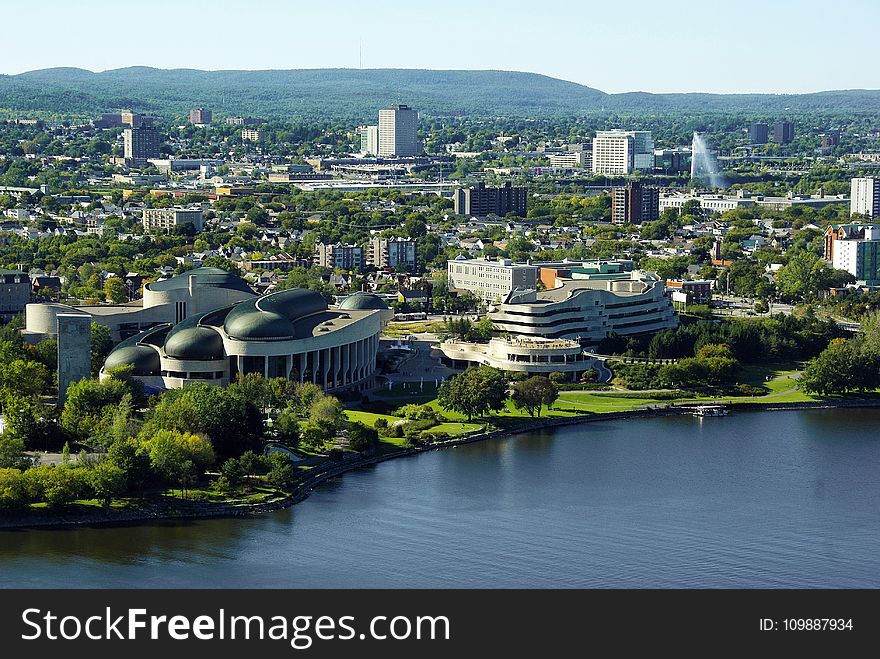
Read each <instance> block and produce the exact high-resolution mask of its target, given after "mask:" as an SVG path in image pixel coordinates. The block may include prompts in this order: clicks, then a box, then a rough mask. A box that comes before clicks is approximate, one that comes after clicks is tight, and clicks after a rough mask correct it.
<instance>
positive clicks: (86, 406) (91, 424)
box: [61, 379, 130, 445]
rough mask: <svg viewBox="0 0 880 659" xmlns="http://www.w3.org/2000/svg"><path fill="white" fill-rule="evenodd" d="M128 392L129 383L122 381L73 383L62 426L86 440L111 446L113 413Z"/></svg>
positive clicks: (70, 387) (65, 406) (62, 417)
mask: <svg viewBox="0 0 880 659" xmlns="http://www.w3.org/2000/svg"><path fill="white" fill-rule="evenodd" d="M129 393H130V392H129V389H128V387H127V386H126V384H125V383H124V382H121V381H119V380H114V379H108V380H104V381H103V382H99V381H97V380H80V381H79V382H74V383H73V384H71V385H70V386H69V387H68V388H67V399H66V400H65V401H64V409H63V410H62V412H61V425H62V426H63V427H64V428H65V429H66V430H67V431H69V432H71V433H73V434H74V435H76V436H77V437H78V438H80V439H81V440H83V441H88V440H89V439H94V440H95V441H96V442H97V443H99V444H103V445H109V444H110V441H111V438H110V437H109V434H108V430H109V429H110V428H111V427H112V425H113V418H114V414H115V413H116V411H117V409H118V407H119V405H120V404H121V403H122V400H123V398H124V397H125V396H126V394H129Z"/></svg>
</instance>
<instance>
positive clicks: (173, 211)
mask: <svg viewBox="0 0 880 659" xmlns="http://www.w3.org/2000/svg"><path fill="white" fill-rule="evenodd" d="M143 223H144V231H145V232H146V233H156V232H157V231H167V232H169V233H170V232H173V231H174V229H175V228H177V227H179V226H183V225H184V224H190V225H192V227H193V228H194V229H195V231H196V233H199V232H201V231H202V230H203V229H204V228H205V219H204V216H203V215H202V211H201V210H199V209H191V208H145V209H144V211H143Z"/></svg>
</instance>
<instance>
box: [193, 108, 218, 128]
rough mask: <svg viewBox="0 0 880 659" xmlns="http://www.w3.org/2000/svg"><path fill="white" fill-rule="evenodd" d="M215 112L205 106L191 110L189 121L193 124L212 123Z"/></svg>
mask: <svg viewBox="0 0 880 659" xmlns="http://www.w3.org/2000/svg"><path fill="white" fill-rule="evenodd" d="M213 118H214V113H213V112H211V111H210V110H206V109H205V108H195V109H193V110H190V111H189V123H191V124H192V125H193V126H203V125H207V124H209V123H211V120H212V119H213Z"/></svg>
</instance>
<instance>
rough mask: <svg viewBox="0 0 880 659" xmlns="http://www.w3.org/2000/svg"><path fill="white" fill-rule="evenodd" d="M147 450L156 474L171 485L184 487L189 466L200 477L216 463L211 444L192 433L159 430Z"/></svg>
mask: <svg viewBox="0 0 880 659" xmlns="http://www.w3.org/2000/svg"><path fill="white" fill-rule="evenodd" d="M144 448H145V449H146V451H147V453H148V454H149V456H150V466H151V467H152V469H153V471H154V472H155V473H156V474H158V475H159V476H160V477H161V478H162V479H163V480H164V482H165V483H167V484H169V485H182V481H183V479H184V477H185V476H186V475H187V468H188V466H189V464H192V465H194V466H195V468H196V469H198V470H199V472H200V473H201V472H203V471H204V470H205V469H206V468H207V467H208V466H210V465H211V464H212V463H213V462H214V449H213V447H212V446H211V441H210V440H209V439H207V438H205V437H200V436H198V435H194V434H192V433H189V432H179V431H177V430H158V431H157V432H156V433H155V434H153V435H152V436H151V437H150V438H149V439H147V440H146V441H145V442H144ZM188 463H189V464H188Z"/></svg>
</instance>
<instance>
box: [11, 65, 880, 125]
mask: <svg viewBox="0 0 880 659" xmlns="http://www.w3.org/2000/svg"><path fill="white" fill-rule="evenodd" d="M390 103H407V104H409V105H411V106H413V107H415V108H417V109H419V110H420V111H422V112H424V113H427V114H432V115H451V114H467V115H471V116H474V115H479V116H520V117H523V116H526V117H527V116H534V117H546V116H553V115H583V114H591V113H595V112H603V111H604V112H633V111H635V112H676V111H688V112H705V111H710V112H711V111H718V112H732V111H733V112H767V113H770V112H783V111H790V112H811V111H835V112H876V111H877V109H878V107H880V91H870V90H853V91H829V92H820V93H816V94H799V95H771V94H738V95H725V94H648V93H644V92H632V93H627V94H606V93H604V92H601V91H599V90H597V89H593V88H591V87H585V86H583V85H579V84H577V83H573V82H567V81H564V80H557V79H555V78H551V77H548V76H544V75H538V74H535V73H522V72H516V71H429V70H417V69H365V70H361V69H303V70H286V71H198V70H193V69H173V70H165V69H153V68H148V67H131V68H125V69H115V70H111V71H104V72H102V73H92V72H91V71H85V70H83V69H73V68H55V69H43V70H40V71H31V72H28V73H22V74H19V75H15V76H0V110H6V111H8V112H11V113H15V114H24V113H41V112H42V113H55V114H64V115H70V116H82V117H87V116H95V115H97V114H98V113H100V112H108V111H112V110H117V109H120V108H132V109H135V110H137V111H141V112H151V113H154V114H157V115H160V116H172V115H176V116H183V115H184V114H185V113H187V112H188V111H189V109H190V108H192V107H197V106H203V107H208V108H211V109H213V110H214V111H215V112H216V113H218V115H237V114H250V115H255V116H261V117H268V116H283V117H288V118H289V117H293V116H300V117H303V118H315V117H327V118H331V117H332V118H345V119H352V120H368V119H374V118H375V115H376V110H377V108H380V107H383V106H386V105H388V104H390Z"/></svg>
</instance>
